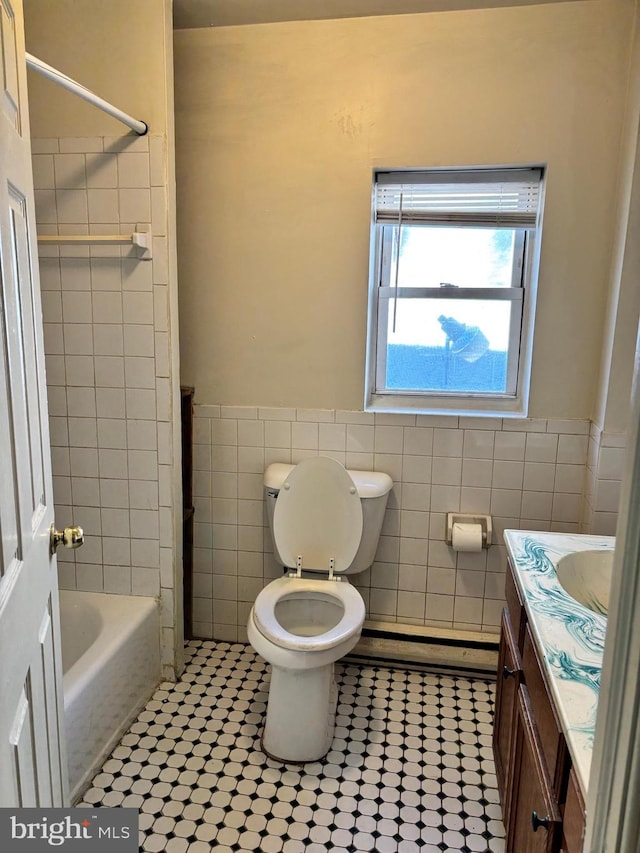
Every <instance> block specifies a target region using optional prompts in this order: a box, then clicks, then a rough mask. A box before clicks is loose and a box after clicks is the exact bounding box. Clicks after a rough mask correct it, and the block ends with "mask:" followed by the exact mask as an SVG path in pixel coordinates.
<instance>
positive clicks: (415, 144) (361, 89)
mask: <svg viewBox="0 0 640 853" xmlns="http://www.w3.org/2000/svg"><path fill="white" fill-rule="evenodd" d="M633 12H634V4H633V3H631V2H627V0H624V2H576V3H570V4H562V3H561V4H553V5H546V6H534V7H528V8H517V9H493V10H484V11H476V12H457V13H441V14H426V15H408V16H398V17H395V18H394V17H389V18H364V19H352V20H341V21H321V22H303V23H287V24H273V25H262V26H245V27H228V28H221V29H206V30H204V29H203V30H183V31H179V32H177V33H176V34H175V59H176V122H177V169H178V226H179V235H180V248H181V252H180V259H179V264H180V267H179V268H180V300H181V302H180V314H181V327H182V334H181V339H182V350H181V359H182V378H183V381H184V382H186V383H188V384H192V385H194V386H195V387H196V393H197V399H198V400H199V401H200V402H202V403H222V404H239V405H252V406H255V405H267V406H268V405H272V406H280V405H284V406H299V407H305V406H308V407H314V408H345V409H360V408H362V399H363V377H364V353H365V332H366V302H367V279H368V252H369V206H370V191H371V173H372V169H373V168H375V167H377V166H385V167H397V166H440V165H469V164H485V163H529V162H535V163H537V162H544V163H547V164H548V185H547V198H546V208H545V230H544V238H543V246H542V259H541V275H540V288H539V298H538V311H537V330H536V339H535V344H534V355H533V377H532V385H531V405H530V410H529V414H530V415H532V416H534V417H558V418H583V417H587V418H588V417H590V416H591V415H592V413H593V407H594V404H595V390H596V388H595V386H596V381H595V378H594V377H595V376H597V372H598V365H599V360H600V349H601V343H602V317H603V313H604V310H605V303H606V292H607V286H608V275H609V266H610V256H611V246H612V238H613V233H612V232H613V221H614V216H613V214H614V210H615V193H616V186H617V180H616V177H617V166H618V154H619V149H620V135H621V127H622V121H623V112H624V103H625V95H626V80H627V72H628V63H629V51H630V38H631V36H630V34H631V29H632V22H633Z"/></svg>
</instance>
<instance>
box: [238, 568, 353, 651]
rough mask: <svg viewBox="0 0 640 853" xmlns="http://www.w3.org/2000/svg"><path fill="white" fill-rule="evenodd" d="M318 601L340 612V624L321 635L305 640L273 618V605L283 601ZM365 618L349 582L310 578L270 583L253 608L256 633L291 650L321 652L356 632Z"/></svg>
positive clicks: (287, 579)
mask: <svg viewBox="0 0 640 853" xmlns="http://www.w3.org/2000/svg"><path fill="white" fill-rule="evenodd" d="M288 597H291V598H293V599H295V598H320V599H324V600H333V601H335V602H337V603H339V604H340V605H341V606H342V608H343V610H344V612H343V615H342V618H341V619H340V621H339V622H338V623H337V625H335V626H334V627H333V628H330V629H329V630H328V631H326V632H324V633H323V634H318V635H316V636H311V637H306V636H300V635H298V634H292V633H291V632H289V631H287V629H286V628H284V627H283V626H282V625H281V624H280V622H279V621H278V619H277V617H276V612H275V611H276V606H277V605H278V603H279V602H280V601H282V600H283V599H285V598H288ZM364 617H365V607H364V601H363V600H362V596H361V595H360V593H359V592H358V590H357V589H356V588H355V587H354V586H351V584H349V583H339V582H337V581H327V580H314V579H313V578H299V577H281V578H278V579H277V580H275V581H271V583H269V584H268V585H267V586H266V587H265V588H264V589H263V590H262V591H261V592H260V593H258V596H257V598H256V600H255V604H254V605H253V620H254V624H255V626H256V628H257V629H258V631H259V632H260V633H261V634H262V635H263V636H264V637H266V638H267V639H268V640H271V642H272V643H275V644H276V645H278V646H280V647H281V648H284V649H291V650H292V651H301V652H313V651H318V652H319V651H323V650H325V649H330V648H331V647H332V646H336V645H338V644H339V643H341V642H343V641H344V640H346V639H348V638H349V637H352V636H353V635H354V634H356V633H359V631H360V630H361V629H362V623H363V622H364Z"/></svg>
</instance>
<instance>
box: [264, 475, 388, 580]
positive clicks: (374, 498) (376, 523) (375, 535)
mask: <svg viewBox="0 0 640 853" xmlns="http://www.w3.org/2000/svg"><path fill="white" fill-rule="evenodd" d="M294 468H295V465H285V464H284V463H281V462H274V463H273V464H271V465H269V466H268V468H267V469H266V471H265V472H264V492H265V499H266V501H267V518H268V519H269V530H270V531H271V541H272V542H273V513H274V511H275V506H276V500H277V498H278V492H279V491H280V489H281V487H282V484H283V483H284V481H285V480H286V479H287V477H288V476H289V474H290V473H291V471H292V470H293V469H294ZM347 473H348V474H349V475H350V476H351V479H352V480H353V482H354V484H355V487H356V489H357V490H358V494H359V495H360V503H361V504H362V539H361V540H360V547H359V548H358V551H357V553H356V556H355V557H354V558H353V563H351V565H350V566H349V568H348V569H345V571H344V572H343V574H345V575H354V574H357V573H358V572H364V570H365V569H368V568H369V566H370V565H371V564H372V563H373V558H374V557H375V554H376V549H377V547H378V540H379V539H380V533H381V531H382V522H383V521H384V513H385V510H386V508H387V501H388V499H389V492H390V491H391V489H392V487H393V480H392V479H391V477H390V476H389V475H388V474H383V473H382V472H379V471H350V470H349V469H348V468H347ZM273 550H274V553H275V557H276V560H277V561H278V562H279V563H280V564H281V565H284V561H283V560H282V558H281V557H280V554H279V553H278V549H277V547H276V545H275V543H274V546H273ZM288 568H293V567H291V566H289V567H288Z"/></svg>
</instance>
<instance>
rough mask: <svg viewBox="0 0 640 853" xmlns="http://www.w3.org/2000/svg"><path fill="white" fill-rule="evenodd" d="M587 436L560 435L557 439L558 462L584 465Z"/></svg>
mask: <svg viewBox="0 0 640 853" xmlns="http://www.w3.org/2000/svg"><path fill="white" fill-rule="evenodd" d="M588 446H589V437H588V436H587V435H560V436H559V437H558V457H557V461H558V462H564V463H569V464H572V465H584V464H585V462H586V461H587V448H588Z"/></svg>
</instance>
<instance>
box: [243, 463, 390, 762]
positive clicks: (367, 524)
mask: <svg viewBox="0 0 640 853" xmlns="http://www.w3.org/2000/svg"><path fill="white" fill-rule="evenodd" d="M264 485H265V496H266V501H267V517H268V521H269V527H270V530H271V534H272V537H273V545H274V554H275V557H276V559H277V560H278V562H280V563H281V564H282V565H283V566H284V567H285V569H286V570H288V571H287V573H286V574H285V575H284V576H283V577H280V578H278V579H277V580H274V581H272V582H271V583H269V584H268V585H267V586H266V587H265V588H264V589H263V590H262V591H261V592H260V593H259V594H258V596H257V598H256V601H255V603H254V605H253V607H252V609H251V613H250V614H249V621H248V625H247V634H248V638H249V642H250V643H251V645H252V646H253V648H254V649H255V650H256V652H258V654H259V655H261V656H262V657H263V658H264V659H265V660H266V661H268V662H269V663H270V664H271V667H272V671H271V684H270V687H269V700H268V704H267V716H266V721H265V727H264V733H263V736H262V747H263V749H264V752H265V753H266V754H267V755H269V756H271V757H272V758H276V759H278V760H280V761H283V762H291V763H304V762H307V761H316V760H318V759H319V758H322V757H323V756H324V755H326V753H327V752H328V751H329V747H330V746H331V741H332V740H333V730H334V725H335V714H336V705H337V698H338V695H337V694H338V691H337V687H336V683H335V678H334V664H335V662H336V661H337V660H339V659H340V658H342V657H344V655H346V654H348V653H349V652H350V651H351V650H352V649H353V647H354V646H355V645H356V643H357V642H358V639H359V638H360V633H361V631H362V625H363V622H364V617H365V606H364V602H363V600H362V597H361V595H360V593H359V592H358V590H357V589H356V588H355V587H354V586H352V585H351V584H350V583H349V582H348V580H347V577H346V576H347V575H349V574H356V573H358V572H362V571H364V570H365V569H367V568H369V566H370V565H371V564H372V563H373V559H374V556H375V552H376V548H377V545H378V540H379V538H380V531H381V530H382V522H383V520H384V512H385V508H386V505H387V500H388V497H389V492H390V490H391V487H392V486H393V483H392V481H391V478H390V477H389V476H388V475H387V474H382V473H378V472H375V471H374V472H372V471H347V469H346V468H344V467H343V466H342V465H341V464H340V463H339V462H336V461H335V460H334V459H329V458H327V457H323V456H318V457H311V458H308V459H304V460H303V461H302V462H300V463H299V464H298V465H295V466H294V465H284V464H279V463H276V464H273V465H270V466H269V467H268V468H267V470H266V471H265V478H264Z"/></svg>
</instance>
